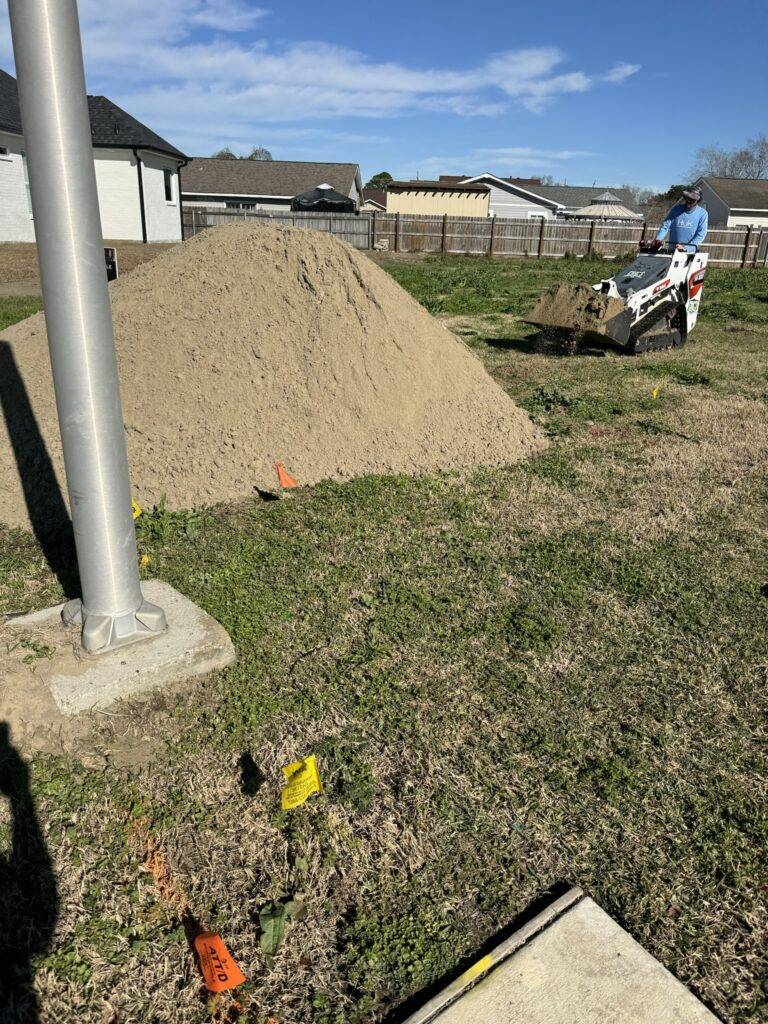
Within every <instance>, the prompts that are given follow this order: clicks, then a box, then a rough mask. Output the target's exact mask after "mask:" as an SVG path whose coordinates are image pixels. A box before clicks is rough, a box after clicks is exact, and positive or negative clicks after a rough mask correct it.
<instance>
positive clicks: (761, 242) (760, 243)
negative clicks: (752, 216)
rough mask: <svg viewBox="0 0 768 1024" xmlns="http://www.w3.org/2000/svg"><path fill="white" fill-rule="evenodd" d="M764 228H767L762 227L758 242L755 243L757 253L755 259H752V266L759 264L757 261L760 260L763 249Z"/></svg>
mask: <svg viewBox="0 0 768 1024" xmlns="http://www.w3.org/2000/svg"><path fill="white" fill-rule="evenodd" d="M764 230H765V229H764V228H760V234H759V235H758V236H757V243H756V245H755V255H754V259H753V260H752V266H753V267H756V266H757V261H758V259H759V257H760V249H761V247H762V244H763V232H764Z"/></svg>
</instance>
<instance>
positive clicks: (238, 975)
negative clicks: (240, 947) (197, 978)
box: [195, 932, 245, 992]
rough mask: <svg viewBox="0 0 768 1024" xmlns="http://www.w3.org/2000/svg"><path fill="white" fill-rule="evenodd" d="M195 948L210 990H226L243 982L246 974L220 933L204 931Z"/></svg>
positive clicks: (196, 941)
mask: <svg viewBox="0 0 768 1024" xmlns="http://www.w3.org/2000/svg"><path fill="white" fill-rule="evenodd" d="M195 949H196V950H197V955H198V957H199V959H200V970H201V971H202V972H203V981H204V982H205V987H206V988H207V989H208V991H209V992H226V991H227V990H228V989H230V988H237V986H238V985H242V984H243V982H244V981H245V975H244V974H243V972H242V971H241V970H240V968H239V967H238V966H237V964H236V963H235V961H234V960H233V959H232V956H231V954H230V952H229V950H228V949H227V947H226V946H225V945H224V943H223V941H222V938H221V936H220V935H216V933H215V932H203V933H202V935H198V936H197V938H196V939H195Z"/></svg>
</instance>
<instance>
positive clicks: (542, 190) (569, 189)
mask: <svg viewBox="0 0 768 1024" xmlns="http://www.w3.org/2000/svg"><path fill="white" fill-rule="evenodd" d="M521 188H526V189H527V190H528V191H529V192H533V193H535V194H536V195H537V196H541V197H542V199H549V200H551V201H553V202H555V203H562V205H563V206H566V207H568V208H569V209H570V208H571V207H576V208H577V209H578V208H579V207H580V206H589V205H590V203H591V202H592V201H593V200H594V199H595V197H596V196H599V195H600V194H601V193H602V192H611V193H612V194H613V195H614V196H616V198H617V199H620V200H621V203H622V205H623V206H626V207H627V209H629V210H632V211H633V212H634V213H637V212H638V211H637V204H636V203H635V200H634V197H633V195H632V193H631V192H630V191H629V189H627V188H615V187H614V186H613V185H523V186H521Z"/></svg>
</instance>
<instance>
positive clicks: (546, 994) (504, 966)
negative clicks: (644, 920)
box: [405, 889, 718, 1024]
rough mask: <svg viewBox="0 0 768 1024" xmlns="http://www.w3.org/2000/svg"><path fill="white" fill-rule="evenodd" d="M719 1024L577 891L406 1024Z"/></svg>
mask: <svg viewBox="0 0 768 1024" xmlns="http://www.w3.org/2000/svg"><path fill="white" fill-rule="evenodd" d="M432 1022H436V1024H480V1022H482V1024H718V1018H717V1017H715V1016H714V1014H712V1013H711V1012H710V1011H709V1010H708V1009H707V1008H706V1007H705V1006H703V1005H702V1003H700V1002H699V1000H698V999H696V998H695V996H693V995H692V994H691V993H690V992H689V991H688V989H687V988H686V987H685V986H684V985H682V984H681V983H680V982H679V981H678V980H677V979H676V978H674V977H673V976H672V975H671V974H670V973H669V971H667V970H666V969H665V968H664V967H662V965H661V964H660V963H659V962H658V960H655V959H654V958H653V957H652V956H651V955H650V953H648V952H646V950H644V949H643V947H642V946H640V945H639V944H638V943H637V942H635V940H634V939H633V938H632V937H631V936H630V935H628V934H627V932H625V931H624V930H623V928H621V927H619V925H618V924H616V922H615V921H614V920H613V919H612V918H610V917H609V916H608V914H606V913H605V911H603V910H601V909H600V907H599V906H598V905H597V904H596V903H594V902H593V901H592V900H591V899H589V897H587V896H584V895H583V893H582V892H581V890H580V889H572V890H571V891H570V892H569V893H567V894H566V895H565V896H564V897H561V899H560V900H558V901H556V902H555V903H554V904H553V905H552V906H550V907H548V908H547V910H545V911H544V912H543V913H542V914H539V915H538V916H537V917H536V918H534V919H533V921H530V922H529V923H528V924H527V925H525V926H524V927H523V928H522V929H520V931H519V932H516V933H515V934H514V935H512V936H511V937H510V938H509V939H507V941H506V942H505V943H502V944H501V945H500V946H499V947H497V949H495V950H494V951H493V952H492V953H491V954H490V955H489V956H487V957H484V958H483V959H482V960H480V961H478V963H477V964H475V965H474V966H473V967H472V968H470V969H469V971H467V972H465V973H464V974H463V975H462V976H461V977H460V978H459V979H457V980H456V981H455V982H454V983H453V984H452V985H449V986H448V987H447V988H446V989H444V990H443V991H442V992H440V993H439V994H438V995H437V996H436V997H435V998H434V999H431V1000H430V1001H429V1002H428V1003H426V1004H425V1005H424V1006H423V1007H422V1008H421V1009H419V1010H417V1011H416V1013H414V1014H412V1015H411V1016H410V1017H409V1018H408V1020H407V1021H406V1022H405V1024H432Z"/></svg>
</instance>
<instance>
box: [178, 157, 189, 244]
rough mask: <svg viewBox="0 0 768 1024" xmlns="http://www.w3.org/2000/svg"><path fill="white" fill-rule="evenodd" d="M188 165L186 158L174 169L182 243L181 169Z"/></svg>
mask: <svg viewBox="0 0 768 1024" xmlns="http://www.w3.org/2000/svg"><path fill="white" fill-rule="evenodd" d="M188 163H189V159H188V158H187V157H185V158H184V160H182V162H181V163H180V164H179V166H178V167H177V168H176V182H177V184H178V186H179V221H180V222H181V240H182V242H183V241H184V204H183V203H182V200H181V168H182V167H186V166H187V164H188Z"/></svg>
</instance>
